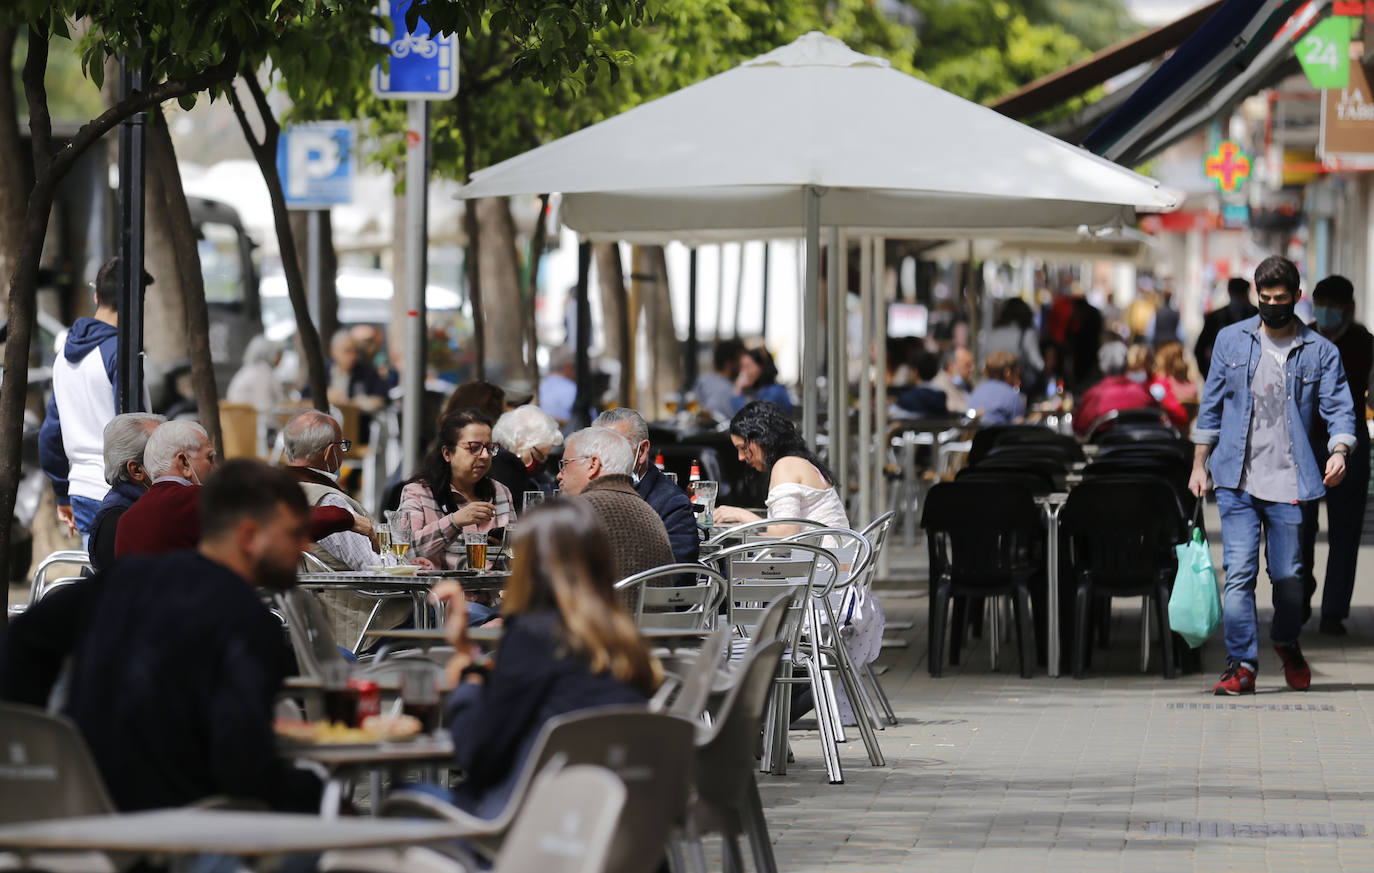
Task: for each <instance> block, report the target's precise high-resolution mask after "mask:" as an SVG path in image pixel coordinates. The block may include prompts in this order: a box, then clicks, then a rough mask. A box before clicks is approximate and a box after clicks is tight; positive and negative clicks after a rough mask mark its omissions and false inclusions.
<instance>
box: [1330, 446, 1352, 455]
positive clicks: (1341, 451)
mask: <svg viewBox="0 0 1374 873" xmlns="http://www.w3.org/2000/svg"><path fill="white" fill-rule="evenodd" d="M1331 453H1332V454H1333V455H1348V454H1350V446H1347V445H1346V444H1345V443H1341V444H1340V445H1338V446H1336V447H1335V448H1334V449H1332V450H1331Z"/></svg>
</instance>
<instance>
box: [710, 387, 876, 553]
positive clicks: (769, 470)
mask: <svg viewBox="0 0 1374 873" xmlns="http://www.w3.org/2000/svg"><path fill="white" fill-rule="evenodd" d="M730 442H732V443H734V445H735V451H737V452H738V453H739V459H740V462H741V463H744V464H748V465H749V466H751V467H753V468H754V469H755V470H758V471H759V472H760V473H764V474H765V475H767V476H768V497H767V498H766V499H765V502H766V504H767V505H768V517H769V518H806V519H811V520H813V521H819V522H822V523H824V524H826V525H827V526H829V527H849V516H848V515H846V514H845V511H844V504H843V503H842V502H840V495H839V493H838V492H836V490H835V477H834V475H833V474H831V472H830V468H829V467H827V466H826V465H825V462H823V461H822V460H821V459H820V458H819V457H817V456H816V453H815V452H813V451H811V449H810V447H808V446H807V445H806V441H805V440H804V439H802V435H801V434H800V433H798V432H797V427H796V425H794V424H792V420H791V419H790V418H788V417H787V416H786V415H784V414H783V411H782V410H781V409H779V408H778V407H777V406H776V405H774V404H772V403H768V402H767V401H762V400H755V401H754V402H752V403H749V404H746V405H745V407H744V408H743V409H741V410H740V411H739V412H737V413H735V417H734V418H732V419H730ZM714 517H715V520H716V521H717V522H724V523H726V524H739V523H743V522H748V521H758V520H759V517H758V516H757V515H755V514H754V513H752V512H750V511H749V510H747V509H741V508H739V507H737V506H720V507H717V508H716V510H715V513H714ZM796 532H797V528H796V526H795V525H774V526H772V527H770V528H769V529H768V533H769V535H770V536H790V535H791V534H794V533H796Z"/></svg>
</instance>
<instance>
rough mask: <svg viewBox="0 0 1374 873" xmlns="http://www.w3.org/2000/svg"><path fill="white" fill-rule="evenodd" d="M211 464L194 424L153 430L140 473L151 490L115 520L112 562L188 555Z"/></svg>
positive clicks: (211, 450) (209, 448)
mask: <svg viewBox="0 0 1374 873" xmlns="http://www.w3.org/2000/svg"><path fill="white" fill-rule="evenodd" d="M215 462H216V458H215V447H214V446H213V445H212V444H211V443H210V435H209V434H208V433H206V432H205V428H203V427H201V426H200V425H199V424H197V423H196V422H194V421H168V422H164V423H162V424H160V425H158V427H157V430H155V431H153V434H152V436H150V437H148V445H147V446H146V447H144V449H143V468H144V469H145V470H146V471H147V473H148V475H149V476H150V477H151V478H152V483H153V484H152V487H150V488H149V489H148V492H147V493H146V494H144V495H143V496H142V497H140V498H138V500H136V501H134V503H133V505H132V506H130V507H129V508H128V509H127V510H125V512H124V515H123V517H122V518H120V520H119V530H118V531H117V532H116V534H115V557H117V558H123V557H125V556H128V555H163V554H166V553H168V552H175V551H179V550H181V549H194V548H195V547H196V545H197V544H198V543H199V542H200V485H202V484H203V483H204V482H205V480H206V479H208V478H209V477H210V472H211V471H212V470H214V468H215ZM190 486H195V487H190Z"/></svg>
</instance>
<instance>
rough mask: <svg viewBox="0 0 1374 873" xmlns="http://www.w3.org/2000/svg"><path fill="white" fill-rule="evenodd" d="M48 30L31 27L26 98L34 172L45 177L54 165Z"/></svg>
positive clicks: (26, 61)
mask: <svg viewBox="0 0 1374 873" xmlns="http://www.w3.org/2000/svg"><path fill="white" fill-rule="evenodd" d="M47 72H48V29H47V26H46V25H44V24H42V23H38V22H35V23H33V24H30V25H29V54H28V57H26V58H25V59H24V97H25V98H26V99H27V100H28V101H29V130H30V131H31V132H32V140H33V143H32V145H33V172H34V175H35V176H41V175H42V174H43V173H44V172H45V171H46V170H47V169H48V166H49V164H51V163H52V160H53V154H52V115H51V114H50V112H49V110H48V87H47V85H46V84H45V83H44V81H43V77H44V76H46V75H47Z"/></svg>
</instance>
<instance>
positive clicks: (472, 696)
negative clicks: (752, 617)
mask: <svg viewBox="0 0 1374 873" xmlns="http://www.w3.org/2000/svg"><path fill="white" fill-rule="evenodd" d="M512 550H513V551H514V553H515V562H514V566H513V567H512V568H511V578H510V583H509V584H508V585H507V587H506V595H505V599H504V603H503V605H502V609H501V615H502V617H503V618H504V621H505V632H504V635H503V637H502V639H501V645H500V647H499V648H498V649H497V650H496V654H495V657H494V659H493V660H494V663H490V664H484V663H481V662H480V661H479V660H477V658H476V655H475V654H474V652H473V648H472V645H471V643H470V642H469V641H468V638H467V628H468V619H467V614H466V607H467V602H466V601H465V599H464V597H463V589H462V587H461V586H460V585H459V584H458V583H456V582H451V581H446V582H441V583H440V584H439V585H436V586H435V588H434V597H435V598H437V599H438V600H439V601H441V602H442V603H444V604H445V605H446V606H447V607H448V615H447V619H446V621H445V625H444V633H445V636H446V637H447V638H448V641H449V642H450V643H451V644H452V645H453V648H454V650H455V651H454V655H453V657H452V659H450V661H449V663H448V668H447V669H448V677H449V681H450V682H451V683H452V684H453V686H454V688H453V691H451V692H450V693H449V696H448V699H447V700H446V701H445V704H444V711H445V713H446V714H447V717H448V725H449V731H450V732H451V733H452V735H453V747H454V755H455V757H456V758H457V764H458V767H459V768H460V769H461V770H463V771H464V772H465V773H466V774H467V779H466V780H465V781H464V782H463V783H462V784H461V785H459V786H458V788H457V790H456V791H455V792H454V798H453V801H454V803H456V804H457V805H458V806H460V807H462V808H464V809H467V810H468V811H470V812H472V813H474V814H475V815H479V816H482V817H485V818H493V817H495V816H497V815H499V814H500V812H501V810H502V808H503V807H504V806H505V804H506V801H507V800H508V799H509V797H510V792H511V789H512V788H513V787H514V784H515V781H516V780H517V779H518V778H519V774H520V771H521V767H522V764H523V763H524V760H525V758H526V757H527V756H528V754H529V752H530V749H531V747H532V746H533V744H534V740H535V738H536V737H538V735H539V732H540V730H541V729H542V728H543V726H544V724H545V723H546V722H547V721H549V720H550V719H552V718H554V717H555V716H559V715H562V714H564V713H568V712H574V711H578V710H583V709H589V708H592V707H598V706H614V705H625V704H641V705H642V704H644V703H645V702H646V701H647V700H648V699H649V697H650V695H652V694H653V693H654V691H655V690H656V689H657V688H658V685H659V682H660V681H661V679H662V670H661V668H660V666H659V664H658V662H657V661H656V660H655V659H654V657H653V656H652V655H651V654H650V653H649V649H648V647H647V646H646V645H645V644H644V639H643V638H642V637H641V636H640V635H639V630H638V629H637V628H636V627H635V624H634V621H633V620H632V619H631V618H630V616H629V615H627V614H626V613H625V612H624V611H623V610H622V609H621V608H620V606H619V605H618V603H617V601H616V598H615V594H614V585H615V579H614V576H613V573H612V571H611V567H612V563H611V547H610V542H609V540H608V539H607V536H606V532H605V530H604V529H603V528H602V527H601V524H600V522H599V521H598V520H597V516H596V515H595V513H594V512H593V511H592V510H591V509H590V508H589V507H587V506H586V505H585V504H583V503H582V502H581V501H577V500H558V501H553V502H551V503H546V504H544V505H542V506H538V507H536V508H534V509H532V510H530V511H529V512H528V513H526V514H525V515H524V516H522V517H521V521H520V530H519V533H518V534H517V535H516V537H515V541H514V542H513V544H512Z"/></svg>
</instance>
